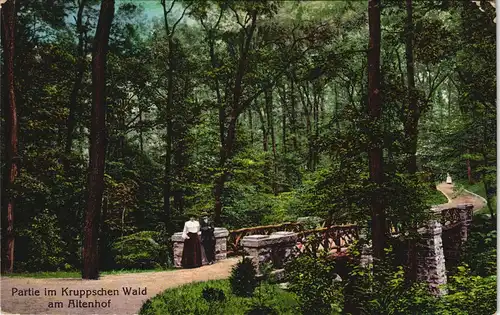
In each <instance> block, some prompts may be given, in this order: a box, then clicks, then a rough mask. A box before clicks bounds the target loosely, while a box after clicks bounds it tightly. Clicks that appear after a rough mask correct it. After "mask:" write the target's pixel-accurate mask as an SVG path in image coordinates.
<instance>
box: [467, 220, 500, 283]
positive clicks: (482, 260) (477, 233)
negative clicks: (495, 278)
mask: <svg viewBox="0 0 500 315" xmlns="http://www.w3.org/2000/svg"><path fill="white" fill-rule="evenodd" d="M496 257H497V231H496V224H493V223H492V221H491V219H489V218H488V217H486V216H484V215H475V216H474V218H473V222H472V226H471V233H470V234H469V236H468V239H467V242H466V243H465V248H464V250H463V257H462V258H463V261H464V262H465V263H466V264H467V265H468V266H469V267H470V269H471V273H472V274H474V275H478V276H489V275H494V274H496V272H497V270H496Z"/></svg>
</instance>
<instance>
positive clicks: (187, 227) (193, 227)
mask: <svg viewBox="0 0 500 315" xmlns="http://www.w3.org/2000/svg"><path fill="white" fill-rule="evenodd" d="M188 233H198V234H201V232H200V222H198V221H196V220H193V221H191V220H189V221H186V223H184V230H183V231H182V238H184V239H188V238H189V236H188V235H187V234H188Z"/></svg>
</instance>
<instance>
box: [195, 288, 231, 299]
mask: <svg viewBox="0 0 500 315" xmlns="http://www.w3.org/2000/svg"><path fill="white" fill-rule="evenodd" d="M201 295H202V296H203V298H204V299H205V301H207V302H224V300H225V299H226V295H225V294H224V291H223V290H221V289H218V288H211V287H206V288H203V291H202V292H201Z"/></svg>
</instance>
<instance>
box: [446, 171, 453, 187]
mask: <svg viewBox="0 0 500 315" xmlns="http://www.w3.org/2000/svg"><path fill="white" fill-rule="evenodd" d="M446 183H447V184H451V183H452V182H451V176H450V174H449V173H446Z"/></svg>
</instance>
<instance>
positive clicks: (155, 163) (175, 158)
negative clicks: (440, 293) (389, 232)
mask: <svg viewBox="0 0 500 315" xmlns="http://www.w3.org/2000/svg"><path fill="white" fill-rule="evenodd" d="M381 2H382V3H381V4H380V3H379V1H267V0H266V1H264V0H263V1H252V2H244V1H218V0H217V1H208V0H197V1H175V0H174V1H166V0H158V1H153V0H151V1H119V0H116V1H115V0H103V1H97V0H71V1H70V0H65V1H63V0H50V1H49V0H8V1H7V2H6V3H5V4H4V5H3V6H2V8H1V13H2V15H1V20H2V25H1V27H2V33H1V34H2V52H3V55H2V61H3V63H2V64H3V68H2V70H3V72H2V80H1V85H2V98H1V102H2V116H1V117H2V128H3V129H2V133H1V139H0V142H1V145H2V242H3V243H2V245H3V246H2V248H3V252H2V258H3V259H2V262H3V271H4V272H13V271H17V272H21V271H50V270H81V269H82V268H83V265H84V264H85V265H86V267H85V268H83V274H84V277H86V278H95V277H96V276H97V274H98V270H99V269H100V270H106V269H108V270H109V269H115V268H134V267H137V266H144V261H148V262H150V261H153V263H154V264H153V265H151V267H153V266H156V265H157V264H160V265H162V266H170V265H171V263H172V261H171V260H172V257H171V254H170V250H171V248H170V247H171V246H170V245H169V241H168V240H169V237H170V236H171V235H172V234H173V233H174V232H178V231H181V229H182V226H183V223H184V221H185V220H186V219H187V218H188V216H189V215H194V214H199V213H201V212H202V211H208V212H209V213H210V214H211V215H213V217H214V220H215V222H216V224H217V226H221V227H225V228H227V229H236V228H242V227H251V226H258V225H266V224H274V223H282V222H291V221H295V220H296V219H297V218H298V217H304V216H318V217H321V218H323V219H324V220H326V222H327V224H331V223H336V224H340V223H350V222H360V223H361V222H371V224H370V225H369V226H370V227H371V235H372V241H373V250H374V256H375V257H382V256H383V254H384V244H385V239H384V238H385V235H384V234H385V225H386V222H387V220H394V219H397V220H399V221H406V222H413V223H414V224H417V223H418V222H421V221H422V220H423V219H424V218H425V217H426V215H427V210H428V209H429V208H430V206H431V205H433V204H436V203H443V202H446V200H444V201H442V200H441V199H439V196H438V197H436V189H435V185H436V183H437V182H442V181H444V179H445V178H446V174H447V173H449V174H451V176H452V177H453V178H454V180H455V181H458V182H460V181H461V182H463V183H468V184H479V185H481V187H483V188H484V191H485V194H486V196H485V197H486V199H487V201H488V207H489V214H490V217H491V218H492V219H495V212H496V211H495V209H496V160H497V157H496V72H495V71H496V69H495V64H496V59H495V49H496V46H495V45H496V44H495V36H496V33H495V30H496V24H495V21H494V16H495V8H494V7H493V6H492V5H490V3H488V2H486V1H483V2H481V3H479V2H478V3H474V2H470V1H462V0H459V1H457V0H455V1H454V0H439V1H438V0H419V1H411V0H407V1H396V0H386V1H381ZM438 195H439V193H438ZM149 239H152V240H154V241H153V242H148V241H147V240H149ZM144 240H146V241H144ZM148 246H152V247H154V246H160V247H161V248H162V250H160V251H158V252H159V253H160V254H159V256H158V257H153V258H151V257H149V256H148V255H149V254H144V251H147V249H148ZM155 248H156V247H155ZM163 249H164V250H163ZM144 255H146V256H144ZM98 266H99V267H98ZM148 266H149V265H148Z"/></svg>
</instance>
